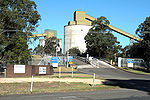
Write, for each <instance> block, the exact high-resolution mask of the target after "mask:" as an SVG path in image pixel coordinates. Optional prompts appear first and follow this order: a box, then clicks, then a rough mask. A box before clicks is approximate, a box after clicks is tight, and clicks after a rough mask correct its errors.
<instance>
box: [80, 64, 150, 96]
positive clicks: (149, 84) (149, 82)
mask: <svg viewBox="0 0 150 100" xmlns="http://www.w3.org/2000/svg"><path fill="white" fill-rule="evenodd" d="M97 66H98V67H99V68H84V69H80V71H81V72H84V73H88V74H93V73H96V75H98V76H100V77H103V78H104V79H107V80H109V81H111V82H113V83H114V84H108V83H104V84H108V85H117V86H120V87H122V88H126V89H134V90H139V91H141V92H146V93H148V94H150V75H138V74H133V73H129V72H125V71H122V70H119V69H117V68H114V67H111V66H108V65H105V64H103V63H99V64H97Z"/></svg>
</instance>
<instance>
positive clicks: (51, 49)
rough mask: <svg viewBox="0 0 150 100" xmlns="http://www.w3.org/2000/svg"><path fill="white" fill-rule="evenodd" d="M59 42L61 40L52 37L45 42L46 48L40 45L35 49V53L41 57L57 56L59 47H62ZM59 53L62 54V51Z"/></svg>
mask: <svg viewBox="0 0 150 100" xmlns="http://www.w3.org/2000/svg"><path fill="white" fill-rule="evenodd" d="M58 42H59V39H57V38H56V37H50V38H48V39H46V40H45V45H44V46H42V45H41V46H40V45H38V46H37V47H36V48H35V49H34V53H35V54H39V55H44V54H52V55H55V54H56V49H57V47H60V46H59V44H58ZM57 53H58V54H60V53H61V50H60V51H57Z"/></svg>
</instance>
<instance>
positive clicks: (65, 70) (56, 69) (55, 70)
mask: <svg viewBox="0 0 150 100" xmlns="http://www.w3.org/2000/svg"><path fill="white" fill-rule="evenodd" d="M60 67H61V71H62V72H72V68H71V67H64V66H60ZM73 71H77V69H73ZM54 72H59V67H57V68H54Z"/></svg>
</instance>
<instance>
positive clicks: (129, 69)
mask: <svg viewBox="0 0 150 100" xmlns="http://www.w3.org/2000/svg"><path fill="white" fill-rule="evenodd" d="M118 68H119V69H121V70H124V71H128V72H132V73H136V74H145V75H150V73H149V72H145V71H142V70H136V69H131V68H127V67H118Z"/></svg>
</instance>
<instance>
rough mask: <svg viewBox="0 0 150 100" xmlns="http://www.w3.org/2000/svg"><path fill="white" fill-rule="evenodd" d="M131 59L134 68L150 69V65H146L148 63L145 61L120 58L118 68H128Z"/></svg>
mask: <svg viewBox="0 0 150 100" xmlns="http://www.w3.org/2000/svg"><path fill="white" fill-rule="evenodd" d="M129 59H131V60H133V62H132V63H133V67H134V68H136V67H150V65H148V66H147V65H146V62H145V61H144V60H143V59H139V58H121V57H119V58H118V66H119V67H128V64H129Z"/></svg>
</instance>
